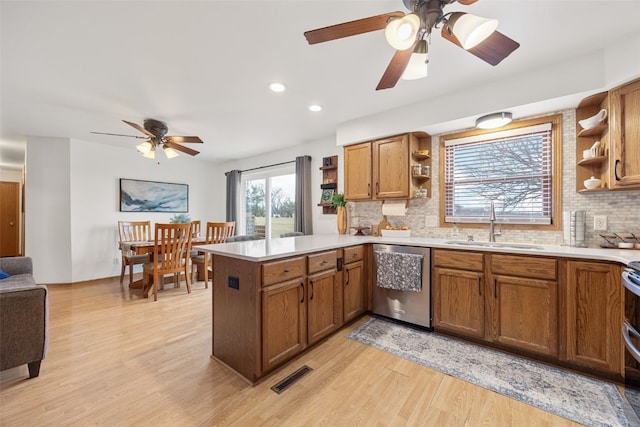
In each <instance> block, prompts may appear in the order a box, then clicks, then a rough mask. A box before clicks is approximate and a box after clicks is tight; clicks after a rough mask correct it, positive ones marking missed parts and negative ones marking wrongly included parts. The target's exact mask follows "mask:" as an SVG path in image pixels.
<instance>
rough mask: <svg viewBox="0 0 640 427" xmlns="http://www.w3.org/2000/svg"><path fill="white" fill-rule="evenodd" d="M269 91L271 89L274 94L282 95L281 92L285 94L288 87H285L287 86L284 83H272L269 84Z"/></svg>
mask: <svg viewBox="0 0 640 427" xmlns="http://www.w3.org/2000/svg"><path fill="white" fill-rule="evenodd" d="M269 89H270V90H271V91H272V92H277V93H280V92H284V91H285V90H287V87H286V86H285V84H284V83H280V82H271V83H269Z"/></svg>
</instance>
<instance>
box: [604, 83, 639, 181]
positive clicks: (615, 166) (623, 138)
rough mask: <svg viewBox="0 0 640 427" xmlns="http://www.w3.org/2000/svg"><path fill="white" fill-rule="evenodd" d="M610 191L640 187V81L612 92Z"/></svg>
mask: <svg viewBox="0 0 640 427" xmlns="http://www.w3.org/2000/svg"><path fill="white" fill-rule="evenodd" d="M609 96H610V102H611V117H610V119H609V128H610V131H611V136H612V141H613V144H611V153H610V157H611V163H612V165H611V174H610V182H611V188H612V189H614V190H624V189H638V188H640V79H638V80H635V81H632V82H630V83H627V84H625V85H622V86H620V87H617V88H615V89H613V90H611V91H610V95H609Z"/></svg>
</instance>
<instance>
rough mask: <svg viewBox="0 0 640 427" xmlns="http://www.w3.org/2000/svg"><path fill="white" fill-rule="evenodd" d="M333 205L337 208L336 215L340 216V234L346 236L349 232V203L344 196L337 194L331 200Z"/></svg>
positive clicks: (338, 218) (338, 219) (338, 220)
mask: <svg viewBox="0 0 640 427" xmlns="http://www.w3.org/2000/svg"><path fill="white" fill-rule="evenodd" d="M331 204H332V205H333V206H335V207H336V213H337V214H338V217H337V223H338V234H345V233H346V232H347V208H346V207H345V206H346V205H347V202H346V201H345V200H344V194H342V193H335V194H334V195H333V198H332V199H331Z"/></svg>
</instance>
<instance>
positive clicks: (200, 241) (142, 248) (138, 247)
mask: <svg viewBox="0 0 640 427" xmlns="http://www.w3.org/2000/svg"><path fill="white" fill-rule="evenodd" d="M206 241H207V239H206V237H204V236H195V237H192V238H191V246H192V247H194V246H198V245H205V244H206ZM155 244H156V243H155V241H153V240H136V241H127V242H122V241H120V242H118V247H119V249H120V250H121V251H125V252H126V251H132V252H133V253H134V254H136V255H144V254H151V258H152V259H151V260H152V261H153V248H154V246H155ZM200 276H201V273H200V272H198V277H200ZM129 288H131V289H142V279H138V280H134V281H133V282H131V283H130V284H129Z"/></svg>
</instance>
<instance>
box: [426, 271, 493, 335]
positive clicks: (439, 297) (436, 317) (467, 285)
mask: <svg viewBox="0 0 640 427" xmlns="http://www.w3.org/2000/svg"><path fill="white" fill-rule="evenodd" d="M433 272H434V277H433V308H434V310H433V311H434V312H433V322H434V328H435V329H436V330H443V331H449V332H454V333H456V334H461V335H466V336H470V337H476V338H484V335H485V332H484V331H485V329H484V295H483V287H484V280H483V278H484V275H483V274H482V273H478V272H473V271H463V270H454V269H449V268H439V267H437V268H434V269H433Z"/></svg>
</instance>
